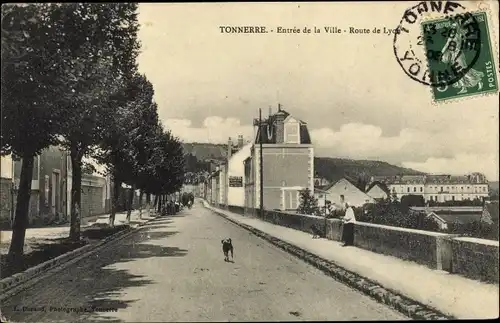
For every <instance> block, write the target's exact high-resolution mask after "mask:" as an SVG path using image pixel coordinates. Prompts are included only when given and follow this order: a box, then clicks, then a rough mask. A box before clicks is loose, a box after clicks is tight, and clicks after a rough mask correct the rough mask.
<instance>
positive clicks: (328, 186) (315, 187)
mask: <svg viewBox="0 0 500 323" xmlns="http://www.w3.org/2000/svg"><path fill="white" fill-rule="evenodd" d="M330 187H332V186H331V185H318V186H314V190H315V191H316V190H319V191H325V192H326V190H327V189H328V188H330Z"/></svg>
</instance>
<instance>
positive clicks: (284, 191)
mask: <svg viewBox="0 0 500 323" xmlns="http://www.w3.org/2000/svg"><path fill="white" fill-rule="evenodd" d="M260 141H262V155H263V156H262V158H263V163H262V165H263V167H262V172H263V187H264V189H263V191H264V199H263V205H264V208H265V209H267V210H296V209H297V207H298V205H299V202H300V195H299V192H300V191H301V190H303V189H305V188H309V189H310V190H311V193H312V192H314V149H313V145H312V143H311V137H310V135H309V130H308V129H307V124H306V123H305V122H304V121H302V120H299V119H297V118H295V117H294V116H292V115H291V114H290V113H288V112H286V111H285V110H282V109H281V108H278V111H277V112H276V113H275V114H271V113H270V115H269V117H268V118H267V119H265V120H263V123H261V124H260V125H259V124H257V125H256V135H255V140H254V143H253V145H252V147H251V148H250V157H248V158H247V159H245V161H244V166H245V207H246V208H248V209H257V208H259V207H260V176H259V170H260Z"/></svg>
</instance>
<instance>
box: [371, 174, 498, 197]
mask: <svg viewBox="0 0 500 323" xmlns="http://www.w3.org/2000/svg"><path fill="white" fill-rule="evenodd" d="M371 182H372V183H373V182H380V183H383V184H385V185H386V186H387V188H388V191H389V192H390V194H391V196H392V197H396V198H397V199H398V200H401V197H403V196H405V195H422V196H423V197H424V199H425V201H436V202H446V201H463V200H474V199H484V198H487V197H488V193H489V192H488V180H487V179H486V177H485V176H484V175H483V174H481V173H472V174H470V175H465V176H453V175H403V176H373V177H372V178H371Z"/></svg>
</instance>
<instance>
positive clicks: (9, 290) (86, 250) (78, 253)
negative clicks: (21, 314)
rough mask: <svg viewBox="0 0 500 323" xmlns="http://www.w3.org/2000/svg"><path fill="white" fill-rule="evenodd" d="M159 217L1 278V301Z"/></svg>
mask: <svg viewBox="0 0 500 323" xmlns="http://www.w3.org/2000/svg"><path fill="white" fill-rule="evenodd" d="M159 217H160V216H156V217H155V218H153V219H150V220H148V221H146V222H144V223H141V224H139V225H137V226H136V227H130V228H128V229H125V230H122V231H119V232H117V233H115V234H113V235H111V236H109V237H107V238H105V239H103V240H101V241H99V242H98V243H96V244H87V245H85V246H83V247H80V248H77V249H75V250H73V251H70V252H67V253H64V254H62V255H60V256H58V257H56V258H53V259H50V260H47V261H45V262H43V263H41V264H38V265H37V266H34V267H31V268H28V269H26V270H25V271H23V272H20V273H17V274H14V275H12V276H9V277H5V278H4V279H2V280H0V289H1V295H0V301H3V300H4V299H6V298H8V297H11V296H13V295H15V294H17V293H19V292H21V291H22V290H24V289H26V288H28V287H30V286H32V285H34V284H36V283H37V282H39V281H40V280H43V279H45V278H47V277H49V276H51V275H53V274H55V273H57V272H58V271H61V270H63V269H64V268H66V267H68V266H70V265H71V264H73V263H75V262H77V261H79V260H81V259H83V258H85V257H88V256H90V255H92V254H94V253H96V252H98V251H99V250H101V249H102V248H104V247H105V246H107V245H108V244H109V243H111V242H115V241H119V240H121V239H124V238H126V237H128V236H130V235H131V234H133V233H135V232H136V231H138V230H139V229H140V228H141V227H143V226H145V225H146V224H148V223H150V222H152V221H154V220H156V219H158V218H159Z"/></svg>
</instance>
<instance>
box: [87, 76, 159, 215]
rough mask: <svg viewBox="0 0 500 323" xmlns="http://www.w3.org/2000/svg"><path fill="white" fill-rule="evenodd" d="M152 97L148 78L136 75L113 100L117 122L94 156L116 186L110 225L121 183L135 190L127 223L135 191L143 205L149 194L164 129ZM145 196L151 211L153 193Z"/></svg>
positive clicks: (129, 211) (128, 209)
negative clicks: (138, 191) (150, 204)
mask: <svg viewBox="0 0 500 323" xmlns="http://www.w3.org/2000/svg"><path fill="white" fill-rule="evenodd" d="M153 95H154V90H153V85H152V84H151V83H150V82H149V81H148V80H147V78H146V77H145V76H143V75H139V74H136V75H134V76H133V77H132V78H130V79H129V80H128V82H127V84H126V86H125V87H124V88H123V89H122V90H121V91H120V92H119V93H118V94H117V95H116V96H114V97H113V98H112V99H111V101H110V104H113V105H115V106H116V109H117V113H116V115H115V122H114V123H113V124H112V125H110V126H109V127H107V129H106V131H105V134H104V136H103V138H102V141H101V143H100V148H101V149H100V150H96V152H95V153H94V156H95V157H96V159H97V160H99V161H100V162H101V163H102V164H104V165H105V166H106V168H107V171H108V173H109V174H110V175H111V176H112V178H113V181H114V183H115V185H116V186H115V187H116V190H114V192H113V198H112V200H113V203H112V210H111V215H110V225H113V223H114V218H115V208H114V207H113V205H115V204H116V200H117V198H118V188H119V187H120V185H121V183H125V184H128V185H130V186H131V187H132V189H131V191H130V195H129V196H128V203H127V221H129V220H130V213H131V204H132V199H133V194H134V192H135V189H139V190H140V191H141V194H140V198H139V200H140V201H139V203H140V204H141V203H142V195H143V193H144V192H146V191H147V186H148V185H149V181H150V180H151V176H153V175H151V174H150V172H151V163H150V159H151V156H152V154H153V152H154V151H155V150H156V149H157V146H156V142H155V140H156V137H157V135H158V134H159V133H160V130H161V129H160V125H159V117H158V112H157V105H156V103H155V102H153ZM150 175H151V176H150ZM146 194H147V195H146V198H147V203H148V208H149V194H150V193H149V192H147V193H146ZM141 216H142V208H141Z"/></svg>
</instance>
